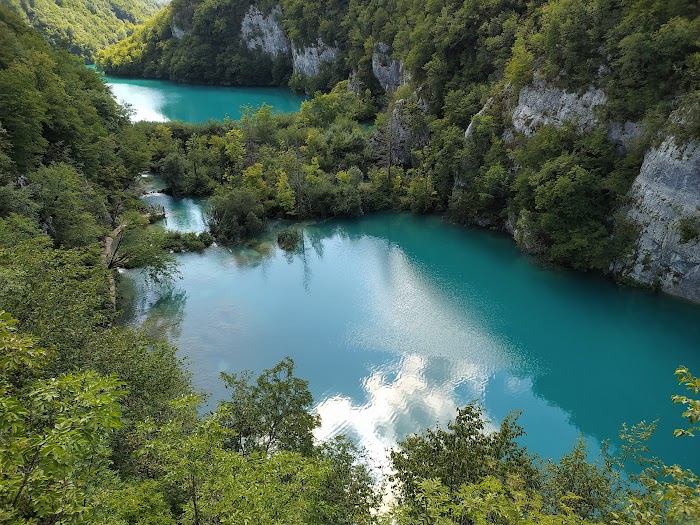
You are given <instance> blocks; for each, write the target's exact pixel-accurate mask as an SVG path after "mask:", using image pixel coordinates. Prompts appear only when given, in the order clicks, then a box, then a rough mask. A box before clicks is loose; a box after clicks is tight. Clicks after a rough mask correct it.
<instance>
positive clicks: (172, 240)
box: [163, 231, 214, 253]
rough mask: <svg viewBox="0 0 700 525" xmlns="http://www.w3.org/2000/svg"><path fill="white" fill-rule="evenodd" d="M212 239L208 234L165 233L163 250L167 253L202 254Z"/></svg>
mask: <svg viewBox="0 0 700 525" xmlns="http://www.w3.org/2000/svg"><path fill="white" fill-rule="evenodd" d="M213 242H214V238H213V237H212V236H211V234H210V233H208V232H202V233H193V232H186V233H182V232H171V231H168V232H165V239H164V242H163V249H164V250H165V251H168V252H174V253H183V252H202V251H204V250H205V249H206V248H208V247H209V246H211V245H212V243H213Z"/></svg>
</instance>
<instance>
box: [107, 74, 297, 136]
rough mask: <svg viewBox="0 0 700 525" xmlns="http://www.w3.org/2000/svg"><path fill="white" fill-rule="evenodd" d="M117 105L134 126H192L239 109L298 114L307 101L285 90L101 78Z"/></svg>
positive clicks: (235, 116) (232, 114) (237, 112)
mask: <svg viewBox="0 0 700 525" xmlns="http://www.w3.org/2000/svg"><path fill="white" fill-rule="evenodd" d="M104 79H105V82H106V83H107V85H108V86H109V87H110V88H111V89H112V92H113V93H114V96H115V97H116V99H117V101H119V102H120V103H121V104H128V105H129V107H130V108H131V110H132V115H131V119H132V121H134V122H138V121H142V120H148V121H155V122H166V121H169V120H182V121H184V122H189V123H193V124H199V123H203V122H206V121H207V120H209V119H214V120H223V119H224V118H225V117H229V118H231V119H233V120H237V119H239V118H240V117H241V115H242V114H243V109H242V108H243V107H245V106H250V107H253V108H258V107H260V106H262V105H263V104H268V105H270V106H272V107H274V108H275V111H277V112H281V113H291V112H294V111H299V108H300V107H301V103H302V102H303V101H304V100H306V98H307V97H305V96H302V95H298V94H296V93H294V92H293V91H291V90H290V89H287V88H274V87H227V86H200V85H192V84H178V83H175V82H169V81H166V80H150V79H131V78H120V77H110V76H105V77H104Z"/></svg>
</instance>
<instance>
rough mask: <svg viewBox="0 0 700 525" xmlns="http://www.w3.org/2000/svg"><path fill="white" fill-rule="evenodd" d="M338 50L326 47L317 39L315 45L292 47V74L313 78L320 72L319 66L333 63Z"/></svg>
mask: <svg viewBox="0 0 700 525" xmlns="http://www.w3.org/2000/svg"><path fill="white" fill-rule="evenodd" d="M337 55H338V48H336V47H331V46H328V45H326V44H325V43H323V42H322V41H321V39H320V38H319V39H318V41H317V43H316V45H312V46H307V47H302V48H297V47H295V46H292V65H293V67H294V72H295V73H298V74H300V75H304V76H307V77H314V76H316V75H318V74H319V72H320V71H321V65H323V64H327V63H332V62H335V59H336V56H337Z"/></svg>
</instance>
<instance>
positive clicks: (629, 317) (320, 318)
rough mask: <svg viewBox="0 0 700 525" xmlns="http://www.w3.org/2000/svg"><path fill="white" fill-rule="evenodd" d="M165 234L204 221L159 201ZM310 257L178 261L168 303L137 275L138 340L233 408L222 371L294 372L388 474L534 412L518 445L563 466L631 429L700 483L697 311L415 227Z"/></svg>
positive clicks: (347, 231) (340, 227) (128, 284)
mask: <svg viewBox="0 0 700 525" xmlns="http://www.w3.org/2000/svg"><path fill="white" fill-rule="evenodd" d="M147 200H149V201H151V202H155V201H157V202H158V203H159V204H162V205H164V206H165V207H166V210H167V211H168V213H169V217H168V219H167V223H166V227H168V228H173V229H179V230H183V231H188V230H190V231H201V230H202V229H203V228H204V222H203V217H202V211H201V203H199V202H196V201H192V200H189V201H187V200H184V201H183V200H179V201H174V200H173V199H171V198H170V197H167V196H165V195H155V196H150V197H147ZM299 228H300V229H301V230H302V231H303V237H304V242H303V247H301V248H300V249H299V250H298V251H297V252H295V253H293V254H288V253H285V252H283V251H282V250H280V249H279V248H277V247H276V246H275V244H274V242H273V241H274V239H273V237H274V236H273V235H271V236H270V238H269V239H267V240H265V239H263V242H261V244H260V245H259V246H258V247H257V249H255V250H253V249H251V248H246V249H237V250H231V249H227V248H221V247H212V248H210V249H208V250H207V251H206V252H204V253H203V254H185V255H180V256H178V261H179V263H180V271H181V277H182V278H181V279H180V280H178V281H177V282H176V284H175V287H174V288H173V289H172V290H170V291H169V292H163V291H162V290H161V291H158V290H153V289H149V288H147V287H145V286H144V285H143V283H142V282H141V280H140V279H139V276H138V273H137V272H127V273H126V274H125V276H124V286H123V289H124V290H126V291H129V290H131V293H132V294H133V297H135V300H134V310H133V311H131V312H129V315H130V316H131V321H132V322H133V323H144V322H148V324H149V326H150V329H151V330H154V331H157V333H159V334H164V335H167V336H168V337H169V338H170V339H171V341H172V342H174V343H175V344H176V345H178V346H179V348H180V354H181V355H183V356H188V358H189V364H190V368H191V370H192V372H193V374H194V382H195V384H196V385H197V387H198V388H200V389H202V390H204V391H206V392H209V393H210V394H211V396H212V397H211V398H210V406H213V405H214V403H215V401H216V400H217V399H220V398H223V397H225V396H226V392H225V389H224V388H223V385H222V383H221V382H220V380H219V378H218V376H219V373H220V372H222V371H227V372H234V371H240V370H243V369H250V370H253V371H255V372H260V371H262V370H263V369H265V368H270V367H272V366H274V365H275V364H276V363H278V362H279V361H280V360H281V359H282V358H283V357H284V356H286V355H289V356H292V357H293V358H294V360H295V362H296V365H297V374H298V375H299V376H300V377H302V378H305V379H308V380H309V381H310V388H311V390H312V392H313V394H314V397H315V399H316V401H317V403H318V404H317V410H318V412H319V413H320V415H321V417H322V420H323V426H322V428H321V429H320V431H319V432H318V436H319V437H328V436H332V435H334V434H337V433H345V434H348V435H350V436H352V437H353V438H355V439H356V440H358V441H359V442H360V443H361V444H362V445H364V446H365V447H366V448H367V449H368V450H369V452H370V454H371V456H372V457H373V459H374V461H375V462H376V463H377V464H378V465H380V466H381V465H383V464H384V461H385V458H386V450H387V449H388V447H390V446H391V445H392V444H393V443H395V442H396V440H398V439H401V438H403V437H404V436H405V435H406V434H408V433H411V432H416V431H420V430H421V429H424V428H425V427H427V426H432V425H434V424H435V423H438V422H439V423H443V424H444V423H446V422H447V421H448V420H449V419H450V418H451V417H452V416H453V415H454V413H455V407H456V406H459V405H463V404H465V403H468V402H470V401H472V400H476V401H478V402H479V403H481V404H482V405H483V406H484V408H485V413H486V415H487V416H488V417H489V418H490V419H491V420H492V421H494V422H495V423H496V424H498V423H500V421H501V420H502V419H503V418H504V417H505V416H506V415H507V414H508V413H509V412H510V411H511V410H522V411H523V413H522V416H521V417H520V422H521V424H522V425H523V426H524V427H525V429H526V431H527V436H526V437H525V438H524V439H523V442H524V443H525V444H526V445H527V446H528V448H529V449H530V450H532V451H533V452H536V453H538V454H539V455H541V456H542V457H546V458H548V457H552V458H557V457H559V456H561V455H562V454H563V453H564V452H566V450H568V449H569V448H570V447H571V446H572V445H573V442H574V440H576V439H577V437H578V436H579V435H584V436H585V437H586V439H587V440H588V443H589V444H590V446H591V448H592V450H593V452H594V453H595V452H596V451H597V450H598V447H599V446H600V443H601V442H602V440H605V439H614V438H615V437H616V436H617V432H618V430H619V428H620V426H621V425H622V423H623V422H627V423H630V424H632V423H637V422H639V421H641V420H647V421H651V420H654V419H657V418H658V419H660V423H659V430H658V432H657V435H656V437H655V438H654V440H653V442H652V450H653V452H654V453H656V454H657V455H659V456H660V457H662V458H663V459H664V460H665V461H666V462H669V463H671V462H680V463H681V464H682V465H683V466H685V467H688V468H694V469H695V470H696V471H698V470H700V457H698V443H697V439H696V440H687V439H674V438H673V437H672V436H671V433H672V430H673V428H675V427H679V426H682V425H683V423H684V421H683V420H682V419H681V417H680V414H681V412H682V410H681V408H680V407H679V406H674V405H673V403H672V402H671V399H670V396H671V395H672V394H674V393H679V392H680V388H679V387H678V385H677V383H676V380H675V377H674V375H673V371H674V370H675V368H676V366H677V365H680V364H685V365H687V366H689V367H691V370H694V371H695V373H696V374H697V373H700V308H698V307H697V306H695V305H691V304H688V303H685V302H682V301H678V300H674V299H672V298H669V297H664V296H657V295H653V294H651V293H648V292H645V291H641V290H634V289H628V288H621V287H618V286H616V285H615V284H613V283H612V282H610V281H607V280H605V279H602V278H598V277H594V276H589V275H584V274H577V273H572V272H565V271H558V270H554V269H549V268H545V267H543V266H542V265H540V264H538V263H537V262H535V261H533V260H532V259H531V258H529V257H528V256H526V255H524V254H523V253H521V252H520V251H519V250H518V248H517V247H516V246H515V245H514V243H513V241H512V240H511V239H509V238H507V237H505V236H501V235H494V234H491V233H488V232H485V231H480V230H467V229H464V228H460V227H455V226H453V225H450V224H448V223H445V222H444V221H442V220H440V219H438V218H434V217H416V216H411V215H405V214H388V215H376V216H368V217H364V218H361V219H359V220H354V221H328V222H320V223H309V224H304V225H300V226H299Z"/></svg>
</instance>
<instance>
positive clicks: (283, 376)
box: [220, 357, 320, 455]
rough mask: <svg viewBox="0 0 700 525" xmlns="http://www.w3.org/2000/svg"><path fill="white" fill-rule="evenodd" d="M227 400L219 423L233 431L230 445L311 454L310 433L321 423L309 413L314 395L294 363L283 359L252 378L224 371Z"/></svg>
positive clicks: (246, 450)
mask: <svg viewBox="0 0 700 525" xmlns="http://www.w3.org/2000/svg"><path fill="white" fill-rule="evenodd" d="M221 377H222V379H223V381H224V383H225V385H226V388H227V389H228V390H229V391H230V392H231V399H230V401H224V402H222V403H221V404H220V406H221V407H222V409H223V410H222V411H223V413H224V416H223V419H222V424H223V425H224V426H225V427H227V428H229V429H230V430H231V431H232V432H233V433H232V435H231V437H230V438H229V440H228V443H229V446H230V447H231V448H232V449H233V450H235V451H237V452H240V453H242V454H243V455H248V454H252V453H254V452H262V453H264V454H269V453H271V452H277V451H282V450H285V451H290V452H298V453H300V454H305V455H309V454H311V452H312V450H313V435H312V431H313V429H314V428H316V427H317V426H318V425H319V424H320V420H319V418H318V416H316V415H313V414H311V413H310V409H311V406H312V403H313V397H312V396H311V392H309V387H308V382H307V381H304V380H303V379H299V378H297V377H294V361H293V360H292V359H291V358H289V357H286V358H285V359H284V360H283V361H281V362H280V363H279V364H277V365H276V366H275V367H274V368H271V369H269V370H265V371H263V373H262V374H260V376H259V377H258V378H257V379H256V380H255V382H254V383H253V382H251V379H252V374H251V372H249V371H246V372H241V373H239V374H226V373H222V374H221Z"/></svg>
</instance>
